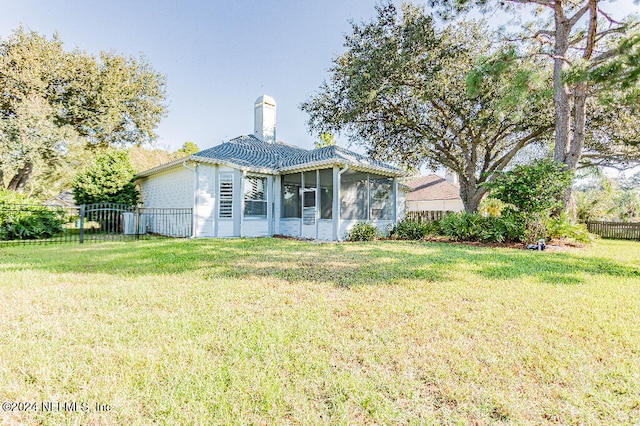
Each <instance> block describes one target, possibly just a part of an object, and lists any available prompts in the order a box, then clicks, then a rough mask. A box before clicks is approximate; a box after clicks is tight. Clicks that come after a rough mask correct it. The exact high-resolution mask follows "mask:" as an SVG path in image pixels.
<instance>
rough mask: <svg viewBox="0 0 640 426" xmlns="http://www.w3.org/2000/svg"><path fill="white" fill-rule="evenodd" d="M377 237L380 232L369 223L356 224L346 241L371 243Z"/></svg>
mask: <svg viewBox="0 0 640 426" xmlns="http://www.w3.org/2000/svg"><path fill="white" fill-rule="evenodd" d="M379 237H380V230H379V229H378V228H376V227H375V226H373V225H372V224H371V223H370V222H358V223H356V224H355V225H354V226H353V228H351V231H349V234H348V235H347V241H373V240H377V239H378V238H379Z"/></svg>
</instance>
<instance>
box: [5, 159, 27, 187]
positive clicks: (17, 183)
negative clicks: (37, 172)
mask: <svg viewBox="0 0 640 426" xmlns="http://www.w3.org/2000/svg"><path fill="white" fill-rule="evenodd" d="M32 171H33V164H31V163H26V164H25V165H24V166H22V167H21V168H20V169H19V170H18V172H17V173H16V174H15V176H13V178H12V179H11V182H9V185H8V186H7V189H8V190H10V191H22V190H23V189H24V187H25V186H26V185H27V182H28V181H29V178H30V177H31V172H32Z"/></svg>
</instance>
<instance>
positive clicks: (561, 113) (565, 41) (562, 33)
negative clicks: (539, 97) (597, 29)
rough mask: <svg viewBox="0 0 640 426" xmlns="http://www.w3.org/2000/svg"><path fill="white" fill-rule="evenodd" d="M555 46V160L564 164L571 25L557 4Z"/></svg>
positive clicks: (568, 121) (568, 140)
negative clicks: (566, 77) (566, 80)
mask: <svg viewBox="0 0 640 426" xmlns="http://www.w3.org/2000/svg"><path fill="white" fill-rule="evenodd" d="M554 15H555V27H556V28H555V45H554V49H553V54H554V60H553V101H554V105H555V110H556V129H555V136H556V143H555V148H554V152H553V159H554V160H556V161H557V162H559V163H564V162H565V160H566V157H567V154H568V152H569V147H570V145H571V105H570V103H571V102H570V101H571V98H570V92H569V87H568V86H567V84H566V83H565V81H564V72H565V70H566V69H567V67H568V63H567V60H566V59H567V58H566V56H567V52H568V50H569V31H570V28H569V23H568V22H567V18H566V16H565V14H564V11H563V10H562V4H561V3H560V2H556V4H555V11H554Z"/></svg>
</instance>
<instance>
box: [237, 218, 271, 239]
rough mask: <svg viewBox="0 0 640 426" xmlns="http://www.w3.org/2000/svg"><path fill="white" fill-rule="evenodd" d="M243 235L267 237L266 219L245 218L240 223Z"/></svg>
mask: <svg viewBox="0 0 640 426" xmlns="http://www.w3.org/2000/svg"><path fill="white" fill-rule="evenodd" d="M242 233H243V236H244V237H268V236H269V221H268V220H267V219H245V220H244V222H243V224H242Z"/></svg>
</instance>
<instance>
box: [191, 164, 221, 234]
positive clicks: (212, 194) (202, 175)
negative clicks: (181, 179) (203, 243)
mask: <svg viewBox="0 0 640 426" xmlns="http://www.w3.org/2000/svg"><path fill="white" fill-rule="evenodd" d="M217 181H218V180H217V177H216V167H215V166H212V165H208V164H200V165H199V166H198V188H197V192H196V203H197V207H196V211H195V216H196V217H195V223H196V234H195V236H196V237H214V236H215V210H216V209H215V207H216V199H217V194H218V190H217Z"/></svg>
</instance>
